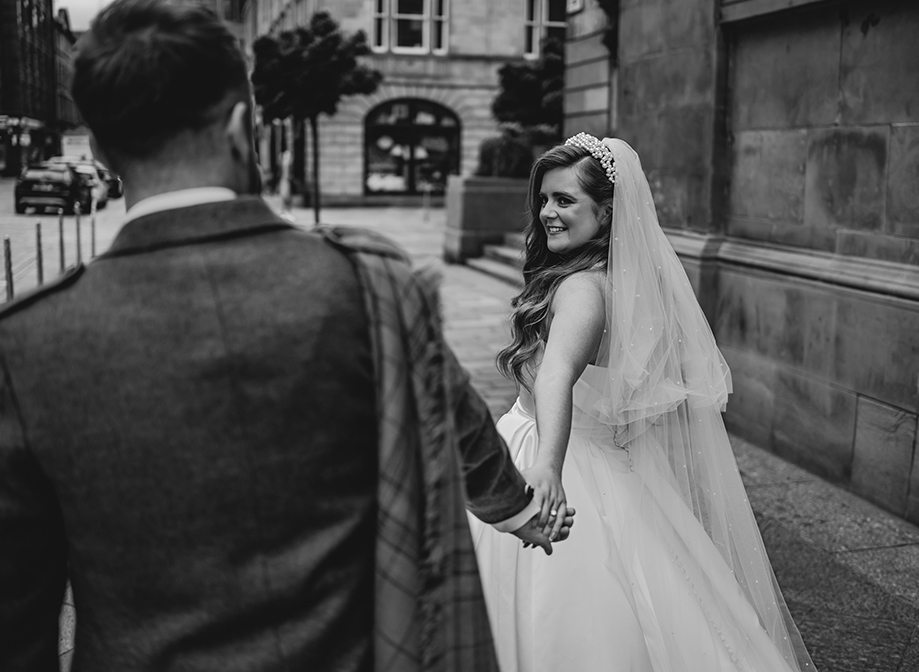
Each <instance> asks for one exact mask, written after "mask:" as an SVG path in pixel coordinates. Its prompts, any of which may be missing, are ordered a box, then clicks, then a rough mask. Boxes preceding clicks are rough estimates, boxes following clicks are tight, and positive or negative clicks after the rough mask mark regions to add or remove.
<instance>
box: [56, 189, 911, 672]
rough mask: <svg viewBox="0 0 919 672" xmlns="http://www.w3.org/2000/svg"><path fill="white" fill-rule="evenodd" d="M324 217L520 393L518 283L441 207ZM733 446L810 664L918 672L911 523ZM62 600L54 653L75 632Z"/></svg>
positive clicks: (475, 370) (835, 670) (495, 385)
mask: <svg viewBox="0 0 919 672" xmlns="http://www.w3.org/2000/svg"><path fill="white" fill-rule="evenodd" d="M273 204H274V205H275V206H276V205H277V203H273ZM294 217H295V219H296V220H297V221H298V222H299V223H302V224H304V225H306V226H311V224H312V221H313V216H312V212H309V211H306V210H300V209H298V210H295V212H294ZM323 221H324V222H325V223H327V224H346V225H352V226H361V227H365V228H369V229H374V230H376V231H379V232H380V233H383V234H385V235H387V236H390V237H391V238H393V239H394V240H396V241H397V242H399V243H400V244H402V245H403V247H405V248H406V249H407V250H408V251H409V252H410V253H411V254H412V256H413V257H414V259H415V260H416V263H418V264H433V265H436V266H438V267H440V268H441V269H442V271H443V276H444V282H443V285H442V288H441V298H442V305H443V310H444V317H445V330H446V337H447V340H448V341H449V343H450V344H451V346H452V347H453V348H454V350H455V352H456V354H457V356H458V357H459V359H460V361H461V362H462V363H463V364H464V365H465V366H466V368H467V369H468V370H469V372H470V373H471V375H472V379H473V382H474V384H475V386H476V387H477V389H478V390H479V391H480V393H481V394H482V396H483V397H484V398H485V400H486V401H487V402H488V405H489V408H490V409H491V411H492V413H493V414H494V415H495V416H496V417H497V416H499V415H500V414H502V413H504V412H505V411H506V410H507V409H508V408H509V407H510V406H511V404H512V403H513V400H514V397H515V396H516V392H515V389H514V386H513V385H512V384H511V383H510V382H508V381H507V380H506V379H504V378H503V377H501V376H500V374H498V372H497V371H496V370H495V366H494V356H495V354H496V353H497V352H498V350H499V349H500V348H501V347H503V346H504V345H505V344H506V343H507V341H508V338H509V337H508V331H507V327H506V316H507V312H508V308H509V305H510V300H511V298H512V297H513V296H514V295H515V294H516V293H517V290H516V289H514V288H513V287H511V286H509V285H507V284H504V283H503V282H501V281H499V280H496V279H494V278H492V277H490V276H486V275H484V274H481V273H479V272H477V271H474V270H472V269H470V268H468V267H465V266H452V265H444V264H443V262H442V261H441V246H442V240H443V226H444V211H443V210H442V209H438V210H432V211H431V212H430V213H429V217H428V219H427V220H426V219H425V218H424V216H423V212H422V211H421V210H419V209H417V208H367V209H357V208H348V209H326V210H324V211H323ZM732 443H733V445H734V449H735V454H736V456H737V462H738V464H739V467H740V470H741V475H742V477H743V479H744V483H745V484H746V487H747V492H748V496H749V499H750V503H751V505H752V506H753V509H754V512H755V514H756V518H757V521H758V522H759V525H760V530H761V532H762V536H763V539H764V542H765V544H766V547H767V549H768V551H769V555H770V558H771V559H772V563H773V566H774V569H775V573H776V576H777V578H778V581H779V584H780V585H781V586H782V590H783V592H784V595H785V599H786V601H787V602H788V605H789V608H790V610H791V612H792V615H793V616H794V618H795V620H796V622H797V624H798V626H799V628H800V630H801V632H802V635H803V636H804V639H805V642H806V643H807V645H808V649H809V650H810V652H811V655H812V656H813V659H814V663H815V665H816V668H817V670H819V672H919V528H917V527H915V526H913V525H910V524H908V523H906V522H904V521H902V520H900V519H898V518H895V517H893V516H891V515H890V514H888V513H886V512H884V511H882V510H881V509H879V508H878V507H876V506H874V505H872V504H869V503H868V502H866V501H864V500H862V499H860V498H858V497H856V496H855V495H852V494H851V493H849V492H847V491H845V490H841V489H839V488H837V487H835V486H833V485H830V484H828V483H826V482H824V481H822V480H821V479H819V478H818V477H816V476H813V475H812V474H810V473H808V472H806V471H804V470H802V469H800V468H798V467H796V466H793V465H791V464H789V463H787V462H785V461H783V460H781V459H779V458H778V457H776V456H774V455H772V454H770V453H767V452H765V451H763V450H761V449H759V448H756V447H754V446H752V445H750V444H749V443H746V442H744V441H742V440H740V439H737V438H736V437H732ZM67 609H70V608H69V607H68V608H67ZM67 609H65V618H63V619H62V649H61V650H62V651H67V650H68V649H69V648H70V647H71V645H70V643H69V642H70V641H72V640H70V639H69V638H68V637H67V631H68V628H72V612H70V611H68V610H67ZM65 661H66V656H65V657H64V658H63V659H62V663H64V664H65ZM572 672H581V671H572ZM585 672H592V671H585ZM680 672H709V671H707V670H698V671H697V670H685V671H683V670H681V671H680ZM761 672H778V671H761Z"/></svg>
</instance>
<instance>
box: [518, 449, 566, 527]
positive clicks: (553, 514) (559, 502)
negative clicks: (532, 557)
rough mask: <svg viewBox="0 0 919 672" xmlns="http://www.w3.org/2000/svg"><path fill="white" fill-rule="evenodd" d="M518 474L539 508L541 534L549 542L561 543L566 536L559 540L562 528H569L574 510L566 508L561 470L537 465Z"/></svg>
mask: <svg viewBox="0 0 919 672" xmlns="http://www.w3.org/2000/svg"><path fill="white" fill-rule="evenodd" d="M520 473H521V475H522V476H523V478H524V480H525V481H526V482H527V483H529V484H530V486H531V487H532V488H533V502H535V503H536V505H537V506H538V507H539V515H538V524H539V526H540V527H542V533H543V534H544V535H546V536H548V537H549V541H556V540H557V539H558V540H559V541H561V539H564V538H565V537H567V536H568V535H567V533H566V534H565V537H561V539H559V535H560V533H561V531H562V528H563V527H569V528H570V527H571V524H572V522H573V516H574V509H568V508H567V506H566V500H565V489H564V488H563V487H562V474H561V469H553V468H552V467H544V466H541V465H538V464H537V465H534V466H532V467H530V468H529V469H524V470H523V471H521V472H520ZM567 521H570V522H567ZM524 527H526V526H524Z"/></svg>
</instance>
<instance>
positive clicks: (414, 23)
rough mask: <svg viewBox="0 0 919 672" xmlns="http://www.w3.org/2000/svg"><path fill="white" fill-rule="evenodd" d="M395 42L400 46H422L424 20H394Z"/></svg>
mask: <svg viewBox="0 0 919 672" xmlns="http://www.w3.org/2000/svg"><path fill="white" fill-rule="evenodd" d="M396 44H397V45H398V46H400V47H423V46H424V21H418V20H416V19H399V20H398V21H396Z"/></svg>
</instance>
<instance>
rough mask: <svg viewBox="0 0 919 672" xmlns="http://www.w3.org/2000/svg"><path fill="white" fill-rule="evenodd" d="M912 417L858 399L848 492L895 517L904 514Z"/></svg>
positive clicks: (913, 438)
mask: <svg viewBox="0 0 919 672" xmlns="http://www.w3.org/2000/svg"><path fill="white" fill-rule="evenodd" d="M915 442H916V415H915V414H913V413H907V412H906V411H905V410H903V409H902V408H896V407H894V406H888V405H887V404H882V403H880V402H877V401H874V400H873V399H870V398H868V397H859V398H858V415H857V418H856V421H855V449H854V455H853V458H852V489H853V490H854V491H855V492H856V493H857V494H859V495H861V496H862V497H865V498H867V499H869V500H871V501H872V502H875V503H876V504H879V505H880V506H883V507H884V508H885V509H887V510H888V511H891V512H892V513H895V514H896V515H898V516H902V515H904V513H905V512H906V496H907V492H908V490H909V479H910V467H911V466H912V464H913V446H914V444H915Z"/></svg>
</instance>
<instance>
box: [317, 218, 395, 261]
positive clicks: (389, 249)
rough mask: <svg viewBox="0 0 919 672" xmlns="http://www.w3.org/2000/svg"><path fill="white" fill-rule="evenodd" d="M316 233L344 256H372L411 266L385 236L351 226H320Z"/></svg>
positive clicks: (393, 243)
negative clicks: (355, 254)
mask: <svg viewBox="0 0 919 672" xmlns="http://www.w3.org/2000/svg"><path fill="white" fill-rule="evenodd" d="M317 232H318V233H319V234H320V235H321V236H322V237H323V238H325V240H327V241H328V242H329V243H331V244H332V245H334V246H335V247H337V248H339V249H341V250H343V251H344V252H345V253H346V254H354V253H358V254H372V255H375V256H380V257H386V258H389V259H395V260H397V261H401V262H404V263H406V264H411V257H409V255H408V253H407V252H406V251H405V250H403V249H402V248H401V247H400V246H399V245H398V244H397V243H395V242H393V241H392V240H390V239H389V238H387V237H386V236H384V235H382V234H379V233H377V232H376V231H370V230H368V229H361V228H358V227H352V226H322V227H319V228H318V229H317Z"/></svg>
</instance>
